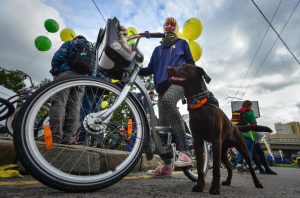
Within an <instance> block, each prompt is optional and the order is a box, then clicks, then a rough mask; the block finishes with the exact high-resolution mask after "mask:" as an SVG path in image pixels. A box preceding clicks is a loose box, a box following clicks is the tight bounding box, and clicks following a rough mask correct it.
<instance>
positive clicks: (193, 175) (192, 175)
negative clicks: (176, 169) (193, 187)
mask: <svg viewBox="0 0 300 198" xmlns="http://www.w3.org/2000/svg"><path fill="white" fill-rule="evenodd" d="M184 124H185V130H186V132H187V133H186V135H187V139H188V143H189V149H190V152H191V154H192V161H193V166H192V167H189V168H187V169H184V170H183V173H184V174H185V176H187V178H189V179H190V180H191V181H193V182H197V181H198V171H197V163H196V156H195V152H194V145H193V140H190V139H189V137H190V138H191V139H192V135H191V132H190V129H189V127H188V126H189V125H188V121H185V123H184ZM208 157H209V156H208V147H207V142H205V141H204V162H203V163H204V165H203V172H204V175H206V174H207V172H208V169H209V166H208V164H209V160H208Z"/></svg>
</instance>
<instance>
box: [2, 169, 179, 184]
mask: <svg viewBox="0 0 300 198" xmlns="http://www.w3.org/2000/svg"><path fill="white" fill-rule="evenodd" d="M177 174H180V173H178V172H174V173H173V175H177ZM153 177H159V176H156V175H147V174H145V175H139V176H134V175H129V176H126V177H124V178H123V179H124V180H134V179H150V178H153ZM39 184H41V183H40V182H39V181H37V180H27V181H7V182H0V186H22V185H23V186H25V185H39Z"/></svg>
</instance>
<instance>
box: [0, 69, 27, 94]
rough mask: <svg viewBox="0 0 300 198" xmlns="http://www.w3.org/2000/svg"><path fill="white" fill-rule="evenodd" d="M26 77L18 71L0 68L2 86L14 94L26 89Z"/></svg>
mask: <svg viewBox="0 0 300 198" xmlns="http://www.w3.org/2000/svg"><path fill="white" fill-rule="evenodd" d="M24 79H25V77H24V76H23V75H22V74H21V73H19V72H16V71H9V70H6V69H4V68H1V67H0V85H2V86H4V87H6V88H7V89H10V90H12V91H14V92H18V91H19V90H21V89H24V88H25V86H26V85H25V83H24Z"/></svg>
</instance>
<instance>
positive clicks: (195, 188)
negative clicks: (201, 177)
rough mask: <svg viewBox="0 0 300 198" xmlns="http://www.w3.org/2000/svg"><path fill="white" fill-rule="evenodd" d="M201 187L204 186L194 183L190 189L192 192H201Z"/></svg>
mask: <svg viewBox="0 0 300 198" xmlns="http://www.w3.org/2000/svg"><path fill="white" fill-rule="evenodd" d="M203 189H204V186H201V185H198V184H197V185H195V186H194V187H193V188H192V191H193V192H203Z"/></svg>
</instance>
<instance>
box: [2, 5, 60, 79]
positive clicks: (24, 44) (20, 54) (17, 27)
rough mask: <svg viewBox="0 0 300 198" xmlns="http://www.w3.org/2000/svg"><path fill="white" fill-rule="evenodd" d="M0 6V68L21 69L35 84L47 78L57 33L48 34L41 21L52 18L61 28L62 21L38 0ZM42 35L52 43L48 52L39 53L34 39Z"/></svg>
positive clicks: (57, 40)
mask: <svg viewBox="0 0 300 198" xmlns="http://www.w3.org/2000/svg"><path fill="white" fill-rule="evenodd" d="M1 3H2V6H1V7H0V35H1V37H0V42H1V47H0V60H1V62H0V64H1V67H4V68H10V69H21V70H23V71H24V72H26V73H28V74H29V75H31V76H32V78H33V79H34V80H35V81H40V80H42V79H44V78H46V77H47V78H51V76H50V75H49V70H50V63H51V58H52V56H53V53H54V51H55V50H56V49H57V48H58V46H57V43H59V42H60V39H59V33H55V34H53V35H52V34H50V33H47V31H46V30H45V28H44V21H45V20H46V19H48V18H52V19H55V20H56V21H57V22H58V23H59V25H61V26H64V20H63V19H62V18H61V17H60V14H59V12H58V11H57V10H55V9H53V8H52V7H49V6H48V5H46V4H44V3H41V2H40V1H38V0H31V1H30V3H28V2H27V1H26V3H25V1H9V0H5V1H2V2H1ZM39 35H46V36H48V37H49V38H50V39H51V41H52V45H53V46H52V49H51V50H50V51H47V52H39V51H37V50H36V48H35V46H34V39H35V38H36V37H37V36H39Z"/></svg>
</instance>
